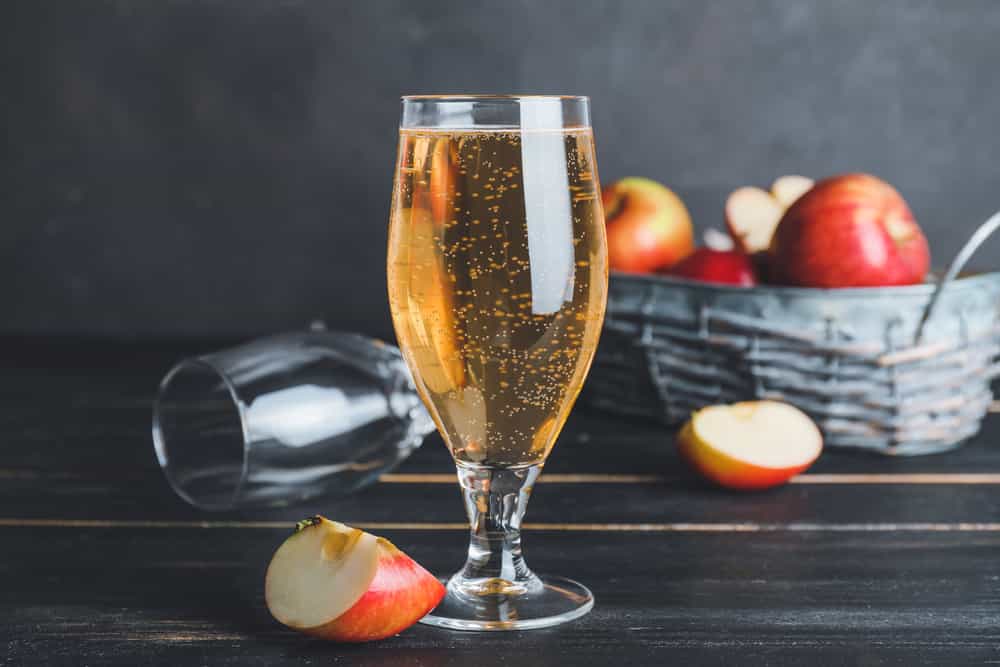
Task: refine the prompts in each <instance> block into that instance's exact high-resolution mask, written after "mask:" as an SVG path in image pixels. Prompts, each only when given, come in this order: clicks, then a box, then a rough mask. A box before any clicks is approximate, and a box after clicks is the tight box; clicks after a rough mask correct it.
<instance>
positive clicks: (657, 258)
mask: <svg viewBox="0 0 1000 667" xmlns="http://www.w3.org/2000/svg"><path fill="white" fill-rule="evenodd" d="M601 198H602V200H603V203H604V216H605V219H606V220H607V226H608V227H607V229H608V264H609V266H610V267H611V268H612V269H614V270H616V271H625V272H628V273H649V272H652V271H656V270H658V269H663V268H666V267H668V266H670V265H671V264H674V263H675V262H677V261H678V260H680V259H682V258H684V257H685V256H687V255H688V254H689V253H690V252H691V251H692V250H693V249H694V227H693V226H692V225H691V216H690V214H689V213H688V210H687V208H686V207H685V206H684V202H682V201H681V199H680V197H678V196H677V195H675V194H674V193H673V192H672V191H671V190H670V189H669V188H667V187H666V186H663V185H661V184H660V183H657V182H656V181H653V180H650V179H648V178H639V177H632V178H623V179H622V180H620V181H618V182H616V183H612V184H611V185H609V186H608V187H606V188H604V192H603V193H602V195H601Z"/></svg>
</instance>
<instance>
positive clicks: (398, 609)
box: [264, 516, 445, 642]
mask: <svg viewBox="0 0 1000 667" xmlns="http://www.w3.org/2000/svg"><path fill="white" fill-rule="evenodd" d="M444 594H445V589H444V586H443V585H441V582H440V581H438V580H437V579H435V578H434V577H433V576H432V575H431V574H430V573H429V572H428V571H427V570H425V569H424V568H422V567H421V566H420V565H418V564H417V563H416V562H415V561H414V560H413V559H412V558H410V557H409V556H407V555H406V554H404V553H403V552H402V551H400V550H399V549H397V548H396V547H395V546H394V545H393V544H392V543H391V542H389V541H388V540H386V539H384V538H381V537H376V536H374V535H372V534H370V533H366V532H364V531H362V530H359V529H357V528H351V527H350V526H345V525H344V524H342V523H337V522H336V521H330V520H329V519H326V518H324V517H321V516H315V517H312V518H311V519H306V520H304V521H300V522H299V523H298V524H297V526H296V530H295V533H294V534H293V535H292V536H291V537H289V538H288V539H286V540H285V541H284V543H283V544H282V545H281V546H280V547H278V550H277V551H276V552H275V554H274V556H273V557H272V558H271V564H270V565H269V566H268V568H267V575H266V578H265V585H264V597H265V599H266V600H267V608H268V610H269V611H270V612H271V615H272V616H274V618H275V619H276V620H277V621H278V622H280V623H282V624H284V625H286V626H288V627H290V628H292V629H293V630H299V631H301V632H305V633H306V634H310V635H313V636H316V637H321V638H323V639H332V640H335V641H342V642H363V641H370V640H373V639H383V638H385V637H389V636H391V635H394V634H396V633H398V632H400V631H402V630H405V629H406V628H408V627H410V626H411V625H413V624H414V623H416V622H417V621H419V620H420V619H421V618H422V617H423V616H424V615H426V614H427V612H429V611H430V610H432V609H433V608H434V607H436V606H437V605H438V603H439V602H440V601H441V598H443V597H444Z"/></svg>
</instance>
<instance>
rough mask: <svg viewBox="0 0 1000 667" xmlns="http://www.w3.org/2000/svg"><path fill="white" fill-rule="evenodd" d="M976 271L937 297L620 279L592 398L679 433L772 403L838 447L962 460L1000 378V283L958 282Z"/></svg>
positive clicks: (911, 290)
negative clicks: (804, 416) (715, 407)
mask: <svg viewBox="0 0 1000 667" xmlns="http://www.w3.org/2000/svg"><path fill="white" fill-rule="evenodd" d="M986 235H987V236H988V234H986ZM981 241H982V239H980V240H979V242H981ZM970 243H971V241H970ZM975 245H977V246H978V243H977V244H975ZM972 250H975V248H972ZM963 252H964V251H963ZM968 254H971V251H970V252H968ZM965 259H967V256H966V257H965V258H963V259H962V260H961V261H958V259H956V262H955V263H954V264H953V266H952V269H954V271H952V269H949V272H948V275H947V276H946V277H945V278H944V279H942V281H941V282H940V283H939V284H938V285H934V284H926V285H913V286H908V287H893V288H864V289H839V290H821V289H801V288H782V287H758V288H753V289H746V288H735V287H725V286H715V285H705V284H697V283H691V282H688V281H684V280H678V279H672V278H667V277H659V276H632V275H624V274H615V275H613V276H612V278H611V286H610V294H609V298H608V314H607V319H606V323H605V328H604V334H603V338H602V341H601V345H600V349H599V350H598V353H597V358H596V359H595V362H594V370H593V371H592V373H591V379H590V381H589V382H588V391H587V397H588V400H589V402H590V403H591V404H594V405H597V406H599V407H602V408H605V409H607V410H611V411H614V412H618V413H622V414H639V415H646V416H650V417H654V418H657V419H661V420H663V421H665V422H667V423H671V424H675V423H678V422H680V421H683V420H685V419H686V418H687V417H688V416H689V414H690V412H691V411H692V410H693V409H697V408H699V407H702V406H705V405H709V404H713V403H727V402H733V401H739V400H747V399H754V398H773V399H777V400H783V401H787V402H788V403H791V404H793V405H796V406H798V407H799V408H801V409H802V410H804V411H805V412H807V413H809V415H810V416H812V417H813V419H815V420H816V422H817V423H818V424H819V426H820V428H821V429H822V430H823V433H824V437H825V440H826V444H827V445H832V446H840V447H856V448H864V449H868V450H873V451H878V452H882V453H885V454H898V455H906V454H926V453H931V452H938V451H943V450H947V449H951V448H953V447H955V446H957V445H959V444H960V443H961V442H962V441H964V440H966V439H968V438H969V437H970V436H972V435H974V434H975V433H976V432H977V431H978V430H979V425H980V422H981V421H982V419H983V417H984V415H985V414H986V412H987V410H988V409H989V406H990V403H991V401H992V392H991V387H990V382H991V380H992V379H993V378H994V377H996V376H997V375H998V374H1000V364H998V355H1000V273H990V274H982V275H977V276H973V277H966V278H960V279H957V280H952V279H951V277H952V276H953V275H954V274H955V273H957V270H958V268H960V265H961V264H963V263H964V261H965ZM942 286H946V288H942ZM931 310H933V315H931V314H930V311H931ZM925 319H926V321H925Z"/></svg>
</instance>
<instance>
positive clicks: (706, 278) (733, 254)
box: [663, 248, 757, 287]
mask: <svg viewBox="0 0 1000 667" xmlns="http://www.w3.org/2000/svg"><path fill="white" fill-rule="evenodd" d="M663 273H664V274H666V275H669V276H676V277H678V278H687V279H688V280H697V281H699V282H703V283H715V284H717V285H738V286H740V287H753V286H754V285H756V284H757V279H756V277H755V276H754V267H753V263H752V261H751V260H750V258H749V257H747V256H746V255H745V254H744V253H742V252H740V251H738V250H714V249H712V248H698V249H697V250H695V251H694V252H693V253H691V254H690V255H688V256H687V257H685V258H684V259H682V260H681V261H680V262H678V263H677V264H675V265H673V266H672V267H670V268H669V269H667V270H666V271H664V272H663Z"/></svg>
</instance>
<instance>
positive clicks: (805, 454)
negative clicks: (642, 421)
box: [677, 401, 823, 489]
mask: <svg viewBox="0 0 1000 667" xmlns="http://www.w3.org/2000/svg"><path fill="white" fill-rule="evenodd" d="M677 445H678V447H679V449H680V453H681V455H682V456H683V457H684V458H685V459H687V461H688V462H689V463H690V464H691V465H692V466H693V467H694V468H695V469H696V470H697V471H698V472H700V473H701V474H702V475H704V476H705V477H706V478H708V479H710V480H712V481H713V482H716V483H717V484H720V485H721V486H724V487H727V488H730V489H766V488H769V487H772V486H777V485H779V484H783V483H784V482H786V481H788V480H789V479H790V478H791V477H793V476H794V475H797V474H799V473H800V472H802V471H803V470H805V469H806V468H808V467H809V466H810V465H812V463H813V461H815V460H816V459H817V458H818V457H819V454H820V452H821V451H822V449H823V436H822V435H821V434H820V431H819V428H817V426H816V424H815V423H813V421H812V419H810V418H809V416H808V415H806V414H805V413H804V412H802V411H801V410H799V409H798V408H796V407H793V406H791V405H788V404H787V403H780V402H777V401H749V402H745V403H734V404H733V405H713V406H711V407H707V408H702V409H701V410H698V411H697V412H695V413H694V414H693V415H691V419H690V420H688V422H687V423H686V424H684V427H683V428H682V429H681V431H680V433H679V434H678V436H677Z"/></svg>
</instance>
